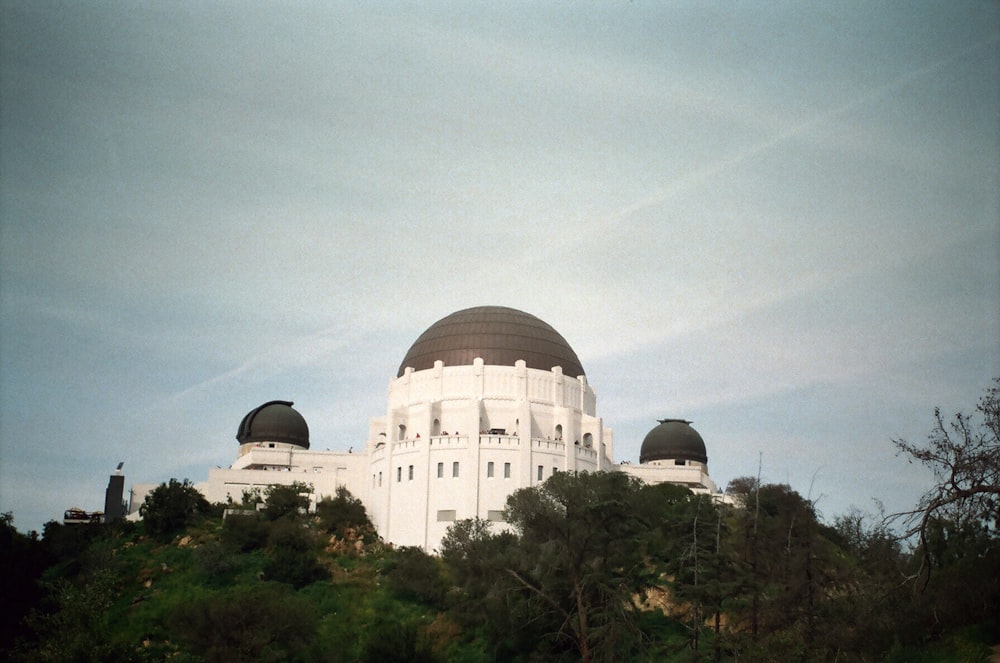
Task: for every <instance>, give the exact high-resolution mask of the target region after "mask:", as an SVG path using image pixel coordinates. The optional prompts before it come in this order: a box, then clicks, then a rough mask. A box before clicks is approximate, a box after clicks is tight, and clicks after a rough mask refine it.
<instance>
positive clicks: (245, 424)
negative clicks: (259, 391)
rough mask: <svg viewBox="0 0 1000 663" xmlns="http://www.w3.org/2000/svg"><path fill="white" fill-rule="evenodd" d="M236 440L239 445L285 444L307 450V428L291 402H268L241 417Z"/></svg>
mask: <svg viewBox="0 0 1000 663" xmlns="http://www.w3.org/2000/svg"><path fill="white" fill-rule="evenodd" d="M236 439H237V440H238V441H239V443H240V444H248V443H253V442H285V443H287V444H294V445H296V446H300V447H302V448H303V449H308V448H309V426H308V425H307V424H306V420H305V419H304V418H303V417H302V415H301V414H299V413H298V411H297V410H295V409H293V408H292V402H291V401H268V402H267V403H264V404H263V405H261V406H259V407H256V408H254V409H253V410H250V412H248V413H247V415H246V416H245V417H243V421H241V422H240V427H239V430H238V431H237V432H236Z"/></svg>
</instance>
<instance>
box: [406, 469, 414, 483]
mask: <svg viewBox="0 0 1000 663" xmlns="http://www.w3.org/2000/svg"><path fill="white" fill-rule="evenodd" d="M407 474H409V476H408V477H407V478H408V479H409V480H410V481H413V466H412V465H410V469H409V471H408V472H407Z"/></svg>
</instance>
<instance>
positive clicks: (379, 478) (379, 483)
mask: <svg viewBox="0 0 1000 663" xmlns="http://www.w3.org/2000/svg"><path fill="white" fill-rule="evenodd" d="M378 485H379V487H380V488H381V487H382V473H381V472H379V473H378Z"/></svg>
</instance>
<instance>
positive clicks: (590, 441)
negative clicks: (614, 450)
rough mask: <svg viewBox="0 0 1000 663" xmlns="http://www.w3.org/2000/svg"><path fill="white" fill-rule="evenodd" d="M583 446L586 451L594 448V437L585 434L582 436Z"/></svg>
mask: <svg viewBox="0 0 1000 663" xmlns="http://www.w3.org/2000/svg"><path fill="white" fill-rule="evenodd" d="M583 446H584V447H586V448H587V449H589V448H591V447H592V446H594V436H593V435H591V434H590V433H586V434H585V435H584V436H583Z"/></svg>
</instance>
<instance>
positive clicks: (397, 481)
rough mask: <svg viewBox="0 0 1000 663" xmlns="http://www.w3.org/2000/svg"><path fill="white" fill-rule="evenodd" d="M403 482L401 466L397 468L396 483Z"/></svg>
mask: <svg viewBox="0 0 1000 663" xmlns="http://www.w3.org/2000/svg"><path fill="white" fill-rule="evenodd" d="M402 480H403V466H402V465H400V466H399V467H397V468H396V483H399V482H400V481H402Z"/></svg>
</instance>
